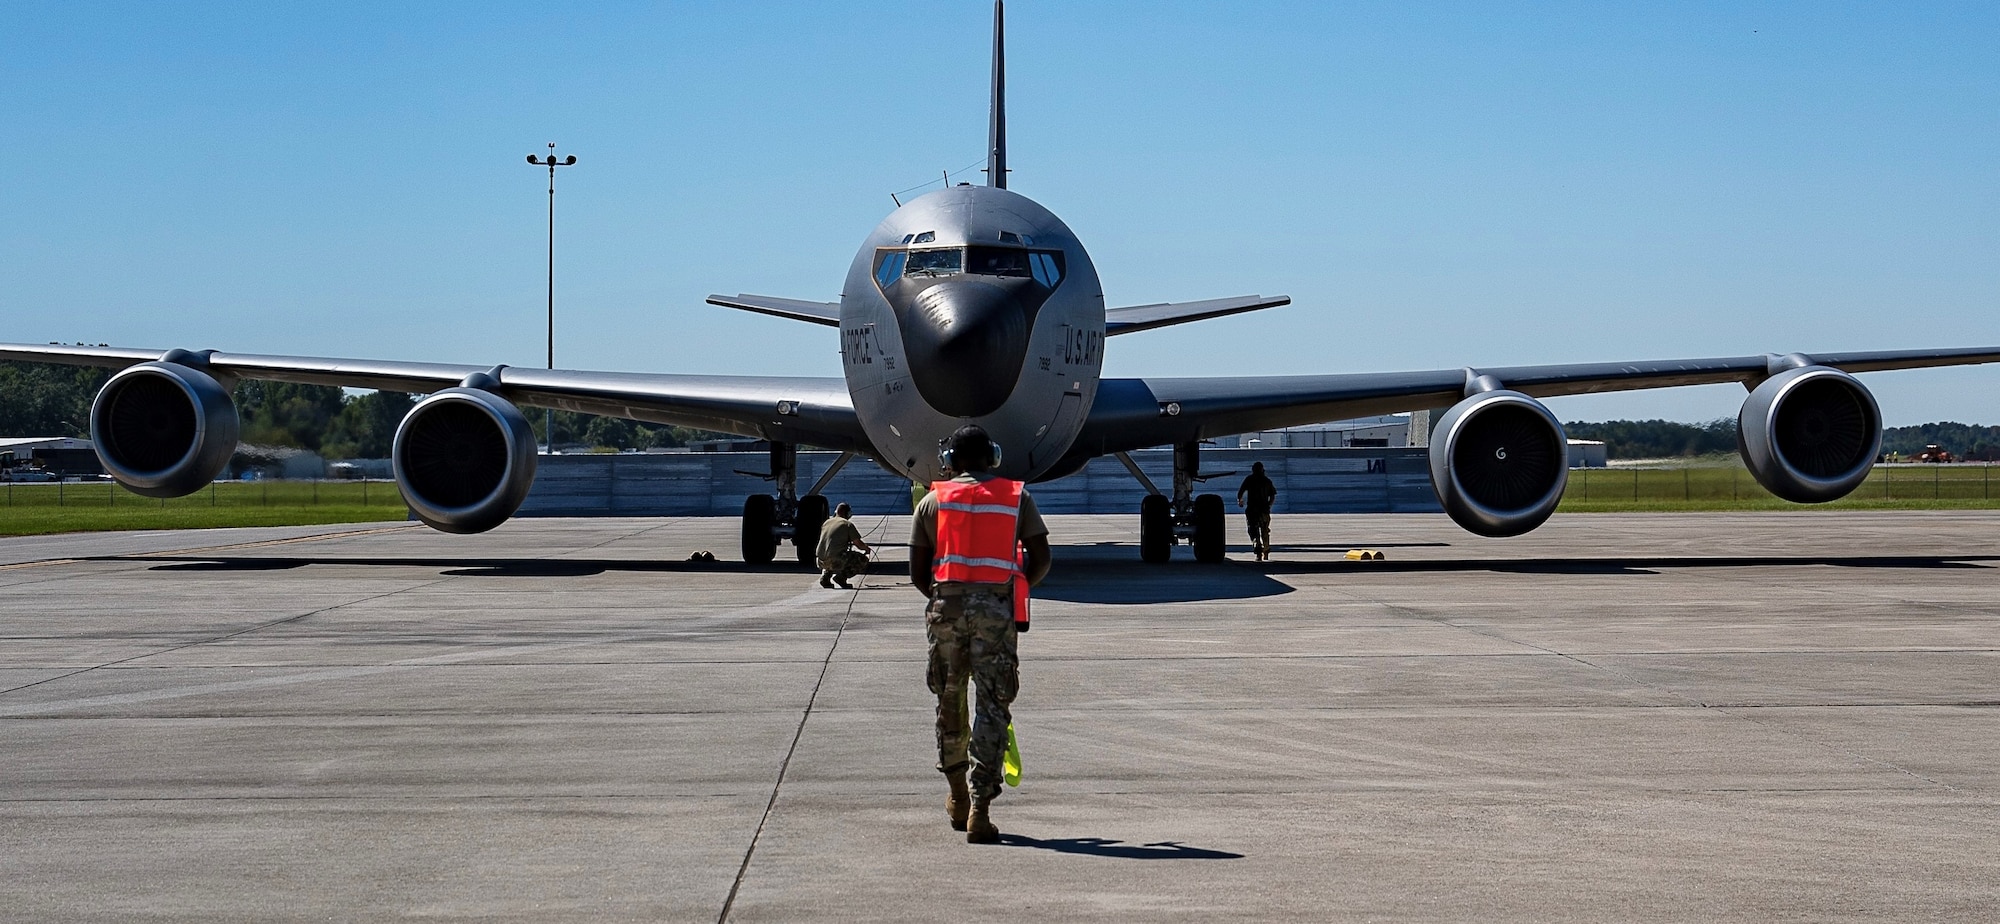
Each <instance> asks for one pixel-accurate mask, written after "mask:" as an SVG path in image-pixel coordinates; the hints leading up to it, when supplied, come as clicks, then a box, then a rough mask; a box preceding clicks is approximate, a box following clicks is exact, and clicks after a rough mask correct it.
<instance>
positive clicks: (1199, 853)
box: [1000, 833, 1243, 860]
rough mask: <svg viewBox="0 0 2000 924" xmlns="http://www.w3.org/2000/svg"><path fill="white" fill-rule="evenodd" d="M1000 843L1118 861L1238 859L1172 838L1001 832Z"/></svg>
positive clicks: (1226, 852)
mask: <svg viewBox="0 0 2000 924" xmlns="http://www.w3.org/2000/svg"><path fill="white" fill-rule="evenodd" d="M1000 843H1002V844H1005V845H1006V846H1008V847H1033V848H1035V849H1037V850H1053V851H1055V852H1057V853H1080V854H1084V855H1086V856H1092V857H1113V858H1116V859H1120V860H1241V859H1243V855H1242V854H1240V853H1230V852H1228V851H1226V850H1208V849H1206V848H1202V847H1189V846H1187V845H1186V844H1179V843H1175V842H1173V841H1160V842H1158V843H1153V844H1127V843H1125V842H1124V841H1118V840H1111V839H1109V838H1102V837H1052V838H1046V839H1045V838H1037V837H1029V836H1027V835H1025V834H1004V833H1003V834H1001V835H1000Z"/></svg>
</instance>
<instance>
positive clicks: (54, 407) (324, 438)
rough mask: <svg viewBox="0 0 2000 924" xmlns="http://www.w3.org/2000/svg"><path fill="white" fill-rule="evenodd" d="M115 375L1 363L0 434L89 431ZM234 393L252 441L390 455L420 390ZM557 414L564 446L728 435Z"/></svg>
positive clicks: (349, 455)
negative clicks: (94, 405)
mask: <svg viewBox="0 0 2000 924" xmlns="http://www.w3.org/2000/svg"><path fill="white" fill-rule="evenodd" d="M110 377H111V371H110V370H108V369H99V368H95V367H90V366H57V365H48V364H44V363H24V362H0V436H69V437H77V438H88V437H89V436H90V404H91V402H92V401H93V400H95V399H96V397H97V392H98V390H99V389H101V388H103V387H104V382H105V380H107V379H109V378H110ZM234 397H235V399H236V413H237V415H238V417H239V418H240V420H241V421H242V441H243V442H244V443H246V444H249V445H255V446H284V447H291V448H297V449H309V450H312V451H313V452H316V453H319V454H320V455H321V456H322V457H325V458H328V459H385V458H388V456H389V450H390V447H391V446H392V445H393V444H394V442H395V438H396V427H397V425H398V424H400V423H402V420H403V416H404V415H405V414H408V413H409V412H410V408H412V407H414V406H415V405H416V403H417V398H418V397H420V396H418V395H412V394H405V393H403V392H395V391H373V392H363V393H360V394H349V393H348V392H347V391H346V390H345V389H341V388H337V387H334V386H331V385H298V384H293V383H291V382H258V381H245V382H242V383H239V384H238V385H237V386H236V392H235V395H234ZM523 413H525V414H526V415H527V417H528V420H529V422H530V423H531V424H532V425H533V426H534V429H535V438H536V439H538V440H542V441H544V442H546V441H547V439H548V434H546V433H545V432H543V430H544V426H545V424H544V418H545V416H547V415H544V414H542V413H539V412H536V411H533V410H527V411H524V412H523ZM554 417H555V428H556V440H555V442H556V445H558V446H587V447H591V448H602V449H651V448H654V447H661V446H683V445H686V444H687V443H689V442H691V441H694V440H702V439H713V438H717V437H722V436H726V435H725V434H716V433H709V432H707V431H704V430H695V429H691V428H687V427H667V426H654V425H651V424H642V423H638V422H636V421H631V420H625V419H623V418H619V417H598V416H594V415H591V414H578V413H574V412H571V411H557V412H555V415H554Z"/></svg>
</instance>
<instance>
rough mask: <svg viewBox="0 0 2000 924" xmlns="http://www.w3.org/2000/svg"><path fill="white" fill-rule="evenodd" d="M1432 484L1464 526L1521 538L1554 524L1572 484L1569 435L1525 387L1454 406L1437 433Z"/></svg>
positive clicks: (1487, 533) (1478, 396)
mask: <svg viewBox="0 0 2000 924" xmlns="http://www.w3.org/2000/svg"><path fill="white" fill-rule="evenodd" d="M1430 460H1431V486H1432V487H1433V488H1436V489H1437V496H1438V502H1439V503H1440V504H1442V505H1444V512H1445V513H1448V514H1450V515H1451V518H1452V519H1453V520H1455V521H1457V523H1458V525H1460V526H1463V527H1465V528H1466V529H1468V530H1470V531H1472V532H1475V533H1478V534H1479V535H1482V536H1495V537H1499V536H1518V535H1520V534H1522V533H1525V532H1527V531H1529V530H1531V529H1534V528H1535V527H1537V526H1540V525H1542V523H1543V522H1545V521H1547V520H1548V518H1549V515H1550V514H1552V513H1555V511H1556V504H1557V503H1558V502H1560V501H1561V500H1562V494H1563V486H1564V485H1566V484H1568V483H1569V439H1568V438H1567V437H1566V436H1564V434H1563V428H1562V424H1561V423H1560V422H1558V421H1557V420H1556V418H1555V415H1554V414H1551V413H1549V409H1548V408H1546V407H1543V406H1542V403H1541V402H1539V401H1536V400H1535V399H1533V398H1530V397H1528V396H1527V395H1524V394H1521V393H1520V392H1518V391H1506V390H1504V389H1502V390H1496V391H1488V392H1481V393H1480V394H1476V395H1473V396H1472V397H1470V398H1467V399H1465V400H1463V401H1460V402H1459V403H1457V404H1455V405H1453V406H1452V407H1451V409H1450V410H1448V411H1446V412H1445V414H1444V416H1443V417H1441V418H1439V420H1438V424H1437V429H1436V430H1435V431H1433V432H1432V434H1431V452H1430Z"/></svg>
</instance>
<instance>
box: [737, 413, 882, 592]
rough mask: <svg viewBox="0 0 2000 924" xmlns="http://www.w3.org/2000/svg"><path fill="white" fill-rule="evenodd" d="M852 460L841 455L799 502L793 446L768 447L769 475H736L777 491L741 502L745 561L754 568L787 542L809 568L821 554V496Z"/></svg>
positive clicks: (825, 511) (823, 513)
mask: <svg viewBox="0 0 2000 924" xmlns="http://www.w3.org/2000/svg"><path fill="white" fill-rule="evenodd" d="M853 457H854V454H853V453H851V452H844V453H841V454H840V458H838V459H836V460H834V463H833V464H832V465H830V466H827V469H826V473H825V474H823V475H821V476H819V480H818V481H816V482H813V486H812V488H811V490H809V491H807V492H806V495H805V496H804V497H800V496H799V447H798V446H797V444H794V443H772V444H771V470H770V471H768V472H745V471H740V470H739V471H738V472H737V473H736V474H738V475H750V476H753V477H756V478H762V479H764V480H765V481H771V482H776V483H777V488H778V493H777V494H776V495H771V494H752V495H750V496H749V497H747V498H744V500H743V560H744V561H747V562H750V563H751V564H758V565H761V564H764V563H766V562H769V561H771V560H772V559H774V558H776V557H778V546H779V545H780V544H781V543H783V542H785V541H786V540H790V541H791V543H792V546H793V548H794V551H796V552H797V554H798V557H799V561H801V562H807V563H811V562H812V561H813V558H814V554H815V553H816V552H818V550H819V530H820V527H821V526H822V525H824V524H825V523H826V518H827V515H828V505H827V502H826V496H825V495H823V494H821V493H819V492H820V491H822V490H825V488H826V485H827V482H829V481H832V480H833V476H834V474H835V473H837V472H839V471H840V468H841V466H843V465H846V464H847V460H849V459H851V458H853Z"/></svg>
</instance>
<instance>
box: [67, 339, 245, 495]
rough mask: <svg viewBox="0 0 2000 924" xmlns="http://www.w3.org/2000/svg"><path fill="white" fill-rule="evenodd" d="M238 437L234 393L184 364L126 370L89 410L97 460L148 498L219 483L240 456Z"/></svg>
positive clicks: (147, 365)
mask: <svg viewBox="0 0 2000 924" xmlns="http://www.w3.org/2000/svg"><path fill="white" fill-rule="evenodd" d="M237 433H238V421H237V418H236V402H235V401H234V400H233V399H231V398H230V397H229V389H227V388H224V387H222V384H221V383H219V382H217V381H216V380H215V379H214V378H213V377H211V376H210V375H209V374H208V373H206V372H203V371H201V370H199V369H194V368H190V367H188V366H183V365H180V364H179V363H169V362H150V363H140V364H138V365H136V366H130V367H128V368H126V369H123V370H121V371H120V372H119V373H118V374H117V375H114V376H112V377H111V380H110V381H108V382H106V383H104V389H103V390H102V391H99V392H98V393H97V400H96V401H95V402H92V404H91V405H90V439H91V442H92V443H94V444H95V445H96V447H97V460H98V461H99V462H101V463H103V465H104V470H105V471H106V472H109V473H110V475H111V477H112V478H115V479H117V480H118V483H119V484H122V485H124V486H125V487H126V488H128V489H130V490H131V491H132V493H134V494H142V495H145V496H146V497H181V496H183V495H187V494H193V493H194V492H196V491H199V490H201V488H202V487H204V486H205V485H207V484H208V483H209V482H211V481H214V480H215V476H216V475H219V474H221V473H222V469H223V468H224V467H225V466H227V465H228V464H229V457H230V456H231V455H234V454H235V452H236V437H237Z"/></svg>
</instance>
